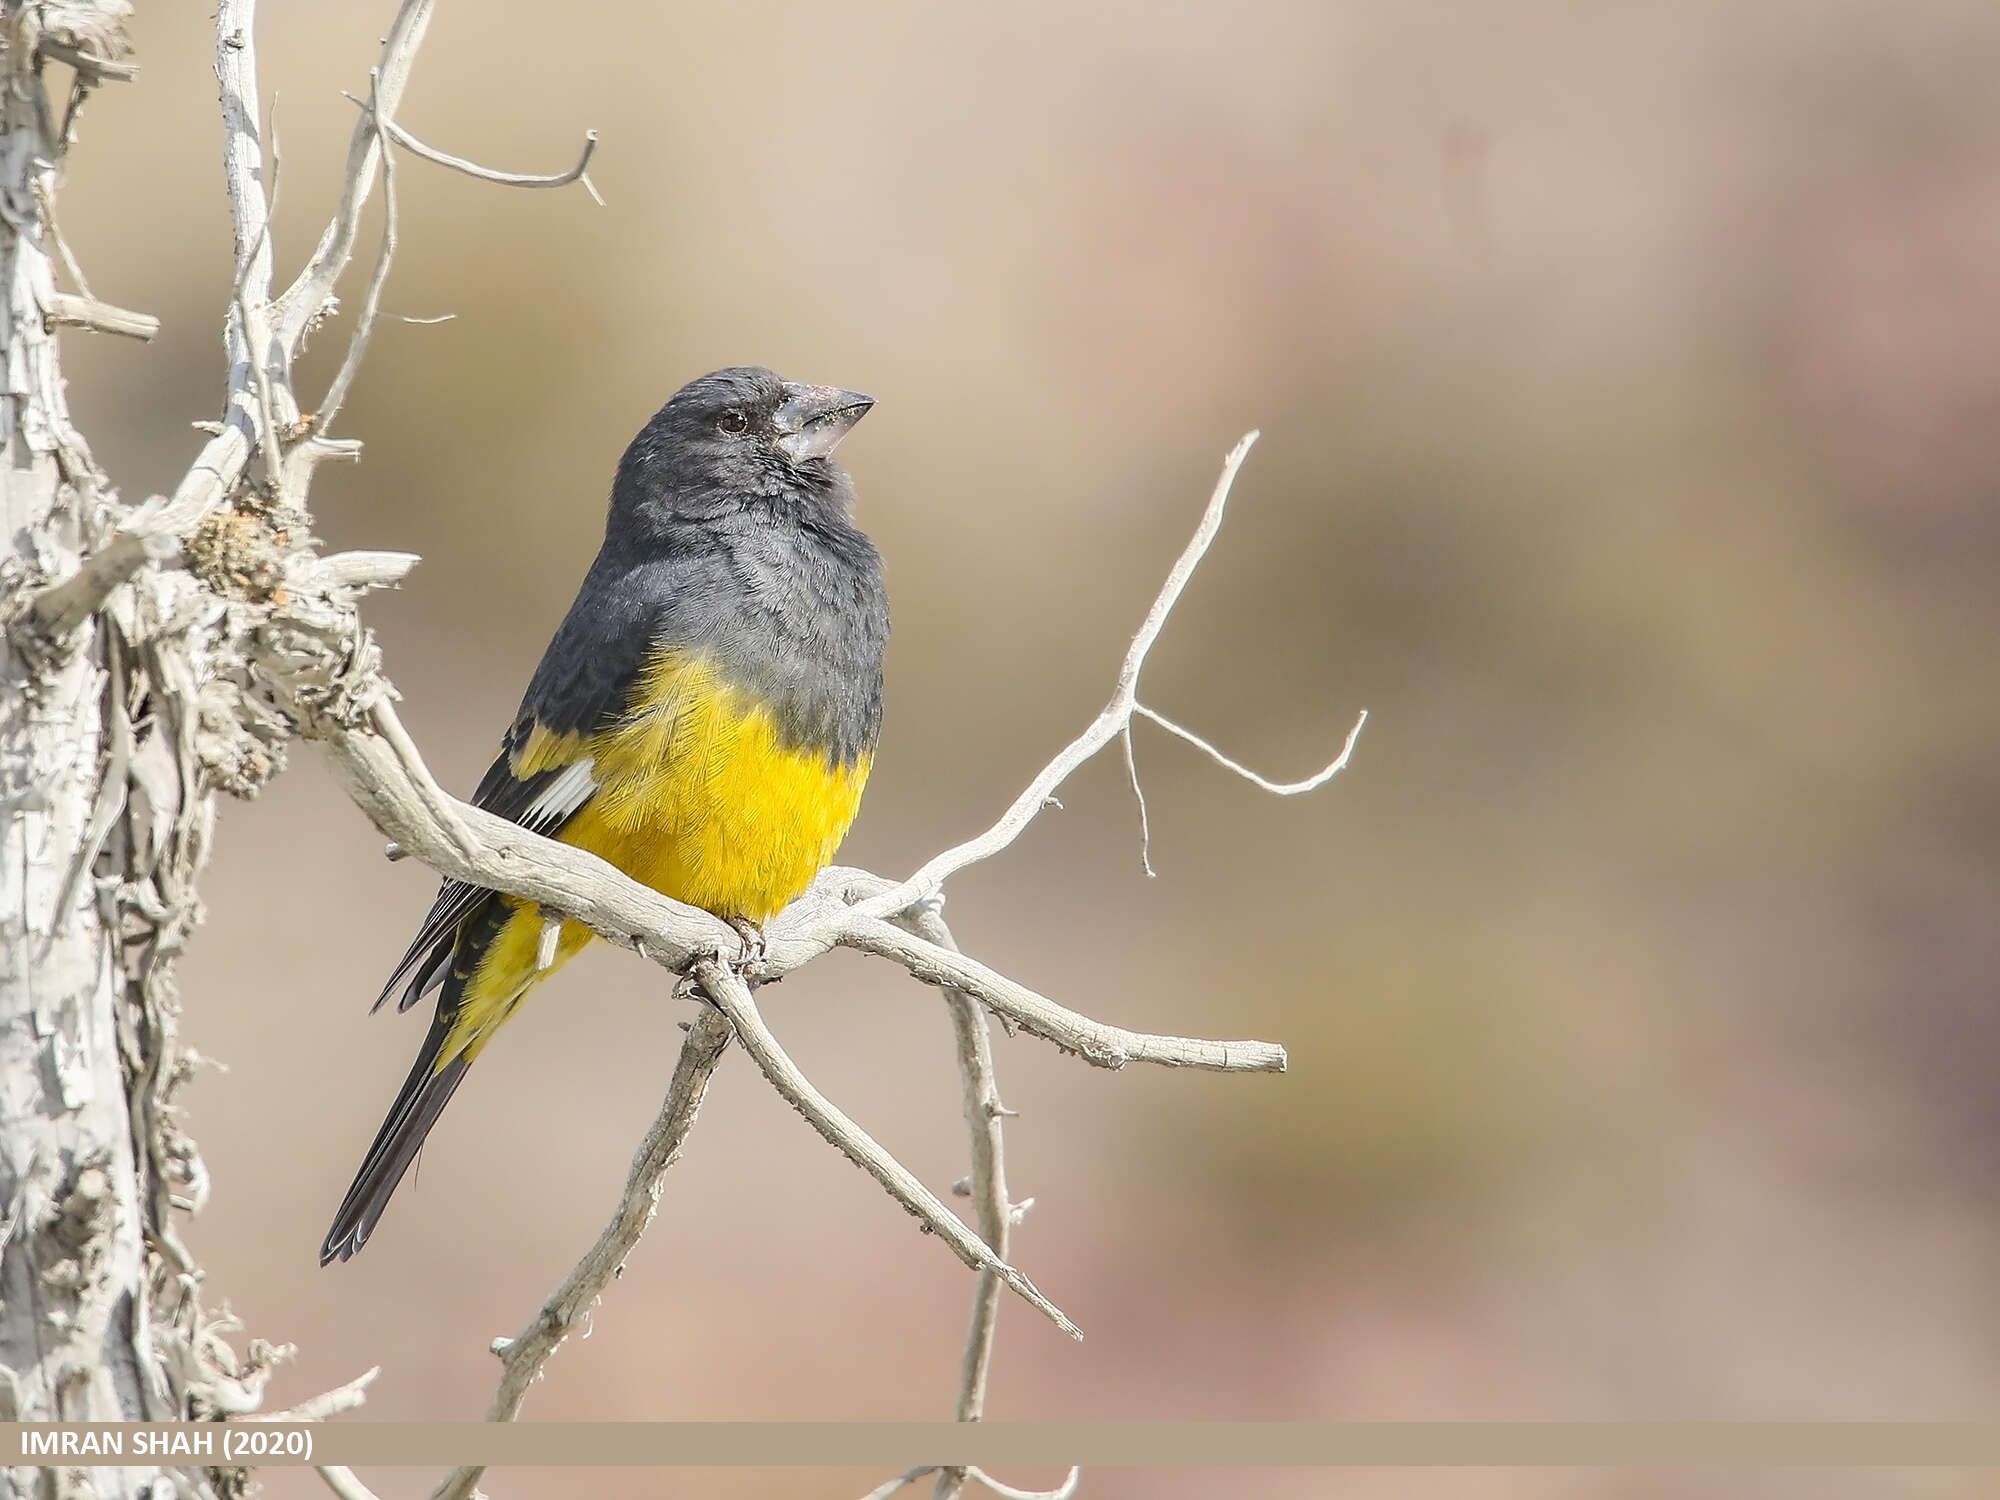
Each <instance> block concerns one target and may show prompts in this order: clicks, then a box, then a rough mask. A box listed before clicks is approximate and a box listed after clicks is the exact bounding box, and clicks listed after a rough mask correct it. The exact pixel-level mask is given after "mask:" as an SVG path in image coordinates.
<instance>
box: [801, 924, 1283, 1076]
mask: <svg viewBox="0 0 2000 1500" xmlns="http://www.w3.org/2000/svg"><path fill="white" fill-rule="evenodd" d="M866 905H867V903H863V904H862V905H859V906H856V907H854V908H853V910H852V911H851V912H849V913H848V914H847V916H846V918H845V919H844V920H841V921H840V922H839V925H838V927H837V929H836V935H835V939H834V940H835V941H836V942H837V943H839V944H840V946H841V947H843V948H853V949H855V950H857V951H859V952H862V953H872V954H874V955H875V956H876V957H877V958H886V959H889V960H891V961H892V962H895V963H899V964H901V965H902V966H903V967H904V968H905V969H908V970H909V971H910V973H911V974H912V975H914V976H915V977H916V978H918V979H921V980H923V981H924V983H926V984H935V985H953V986H956V987H957V988H959V989H962V990H965V991H966V992H968V993H970V994H973V995H977V996H978V997H979V998H980V1000H982V1001H983V1002H985V1004H986V1005H988V1006H989V1007H990V1008H992V1009H993V1010H996V1011H998V1012H999V1013H1000V1014H1001V1015H1003V1016H1007V1017H1009V1018H1011V1019H1012V1020H1014V1021H1016V1022H1018V1023H1019V1024H1020V1027H1021V1029H1022V1030H1023V1031H1026V1032H1028V1033H1029V1034H1030V1035H1032V1036H1038V1037H1041V1038H1042V1039H1043V1040H1044V1041H1049V1042H1054V1043H1055V1044H1056V1045H1057V1046H1058V1047H1060V1048H1062V1049H1063V1051H1065V1052H1074V1053H1075V1054H1076V1055H1077V1056H1078V1057H1081V1058H1082V1059H1083V1060H1084V1061H1085V1062H1087V1063H1091V1064H1094V1065H1095V1066H1097V1067H1100V1068H1122V1067H1124V1066H1125V1065H1126V1064H1127V1063H1135V1062H1144V1063H1158V1064H1160V1065H1161V1066H1163V1067H1169V1068H1206V1069H1209V1070H1211V1071H1214V1072H1218V1073H1282V1072H1284V1071H1285V1062H1286V1058H1285V1049H1284V1048H1283V1047H1280V1046H1276V1045H1275V1044H1273V1043H1271V1042H1250V1041H1242V1042H1211V1041H1207V1040H1204V1039H1202V1038H1200V1037H1185V1036H1156V1035H1154V1034H1152V1033H1150V1032H1140V1031H1127V1030H1126V1029H1125V1028H1124V1027H1122V1026H1111V1025H1107V1024H1106V1023H1104V1022H1102V1021H1097V1020H1093V1019H1092V1018H1090V1017H1089V1016H1083V1015H1079V1014H1077V1013H1076V1012H1075V1011H1073V1010H1069V1009H1067V1008H1065V1007H1064V1006H1061V1005H1058V1004H1056V1003H1055V1001H1053V1000H1050V999H1048V998H1047V997H1045V996H1042V995H1038V994H1036V993H1035V992H1034V991H1033V990H1031V989H1029V988H1028V987H1027V986H1026V985H1023V984H1018V983H1016V982H1015V981H1014V980H1012V979H1009V978H1008V977H1007V976H1006V975H1004V974H1001V973H999V972H997V971H996V970H993V969H989V968H988V967H987V966H986V965H985V964H982V963H980V962H979V961H978V960H977V959H974V958H969V957H967V956H966V955H965V954H963V953H957V952H953V951H952V950H950V949H948V948H941V947H939V946H938V945H937V944H935V943H927V942H925V941H924V940H923V939H922V938H920V937H914V936H912V935H911V934H909V933H907V932H904V931H903V930H901V929H900V928H898V927H895V926H893V925H891V924H890V923H888V922H883V921H879V920H877V919H875V918H873V917H870V916H867V915H866V914H865V911H864V908H865V906H866Z"/></svg>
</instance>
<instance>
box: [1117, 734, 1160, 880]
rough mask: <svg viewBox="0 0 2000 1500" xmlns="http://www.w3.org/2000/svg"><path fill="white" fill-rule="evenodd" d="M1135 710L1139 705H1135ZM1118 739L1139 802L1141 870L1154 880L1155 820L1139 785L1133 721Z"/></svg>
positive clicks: (1134, 793) (1144, 791) (1143, 789)
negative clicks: (1122, 745)
mask: <svg viewBox="0 0 2000 1500" xmlns="http://www.w3.org/2000/svg"><path fill="white" fill-rule="evenodd" d="M1132 706H1133V708H1135V709H1136V708H1137V707H1138V706H1139V705H1138V704H1136V703H1134V704H1133V705H1132ZM1118 738H1119V739H1120V740H1122V741H1124V743H1125V775H1126V776H1127V777H1128V778H1129V779H1130V780H1131V782H1132V795H1133V796H1134V797H1135V798H1137V799H1138V802H1139V868H1140V869H1141V870H1144V871H1145V872H1146V878H1147V879H1148V880H1151V879H1152V878H1153V820H1152V818H1151V817H1150V816H1149V815H1148V814H1147V812H1146V789H1145V788H1144V787H1143V786H1141V785H1140V784H1139V757H1138V755H1137V754H1135V753H1134V751H1133V749H1132V721H1131V720H1130V719H1127V720H1126V721H1125V727H1124V728H1123V729H1121V730H1119V731H1118Z"/></svg>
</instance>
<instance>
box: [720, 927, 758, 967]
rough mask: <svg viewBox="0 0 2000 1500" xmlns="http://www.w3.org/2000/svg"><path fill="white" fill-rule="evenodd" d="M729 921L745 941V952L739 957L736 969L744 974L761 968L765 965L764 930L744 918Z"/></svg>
mask: <svg viewBox="0 0 2000 1500" xmlns="http://www.w3.org/2000/svg"><path fill="white" fill-rule="evenodd" d="M727 921H728V923H729V925H730V926H731V927H734V928H735V929H736V935H737V936H738V937H740V938H742V939H743V951H742V953H741V954H739V955H738V956H737V959H736V967H737V969H738V971H740V972H742V973H746V974H747V973H748V972H749V971H750V970H752V969H754V968H760V967H762V966H763V963H764V929H763V928H761V927H759V926H758V925H757V924H756V923H755V922H750V921H746V920H744V919H743V918H742V917H730V918H727Z"/></svg>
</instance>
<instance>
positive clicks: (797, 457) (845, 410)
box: [772, 380, 875, 464]
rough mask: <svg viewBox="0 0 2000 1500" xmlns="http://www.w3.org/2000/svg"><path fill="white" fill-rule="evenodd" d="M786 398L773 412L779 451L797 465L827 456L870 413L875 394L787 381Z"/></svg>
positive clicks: (785, 387)
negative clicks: (868, 394)
mask: <svg viewBox="0 0 2000 1500" xmlns="http://www.w3.org/2000/svg"><path fill="white" fill-rule="evenodd" d="M784 390H785V399H784V401H783V402H782V403H781V404H780V405H779V407H778V410H777V411H776V413H775V414H774V415H773V419H772V425H773V426H774V427H775V428H776V429H777V432H778V438H777V448H778V451H779V452H780V453H782V454H784V455H785V457H787V458H789V459H790V460H791V461H792V462H793V463H795V464H802V463H804V462H805V461H806V460H807V459H809V458H825V457H826V456H827V455H828V454H829V453H831V452H833V450H834V449H835V448H837V447H839V446H840V440H841V439H842V438H844V437H846V436H847V434H848V433H849V432H851V431H853V430H854V424H855V423H856V422H859V421H860V420H861V419H862V418H863V417H865V416H867V415H868V408H869V407H871V406H873V405H874V404H875V398H874V397H873V396H864V395H862V394H861V393H860V392H859V391H843V390H841V389H840V388H839V387H838V386H831V385H797V384H794V383H793V382H792V381H789V380H788V381H786V382H785V386H784Z"/></svg>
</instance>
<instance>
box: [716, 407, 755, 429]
mask: <svg viewBox="0 0 2000 1500" xmlns="http://www.w3.org/2000/svg"><path fill="white" fill-rule="evenodd" d="M715 425H716V427H717V428H718V429H719V430H720V431H723V432H741V431H742V430H743V429H744V428H746V427H748V426H749V425H750V419H749V418H748V417H746V416H744V415H743V413H742V412H740V411H738V410H737V409H736V408H735V407H733V406H732V407H730V408H729V410H728V411H726V412H724V413H723V414H722V416H721V417H720V418H719V419H717V421H716V424H715Z"/></svg>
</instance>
